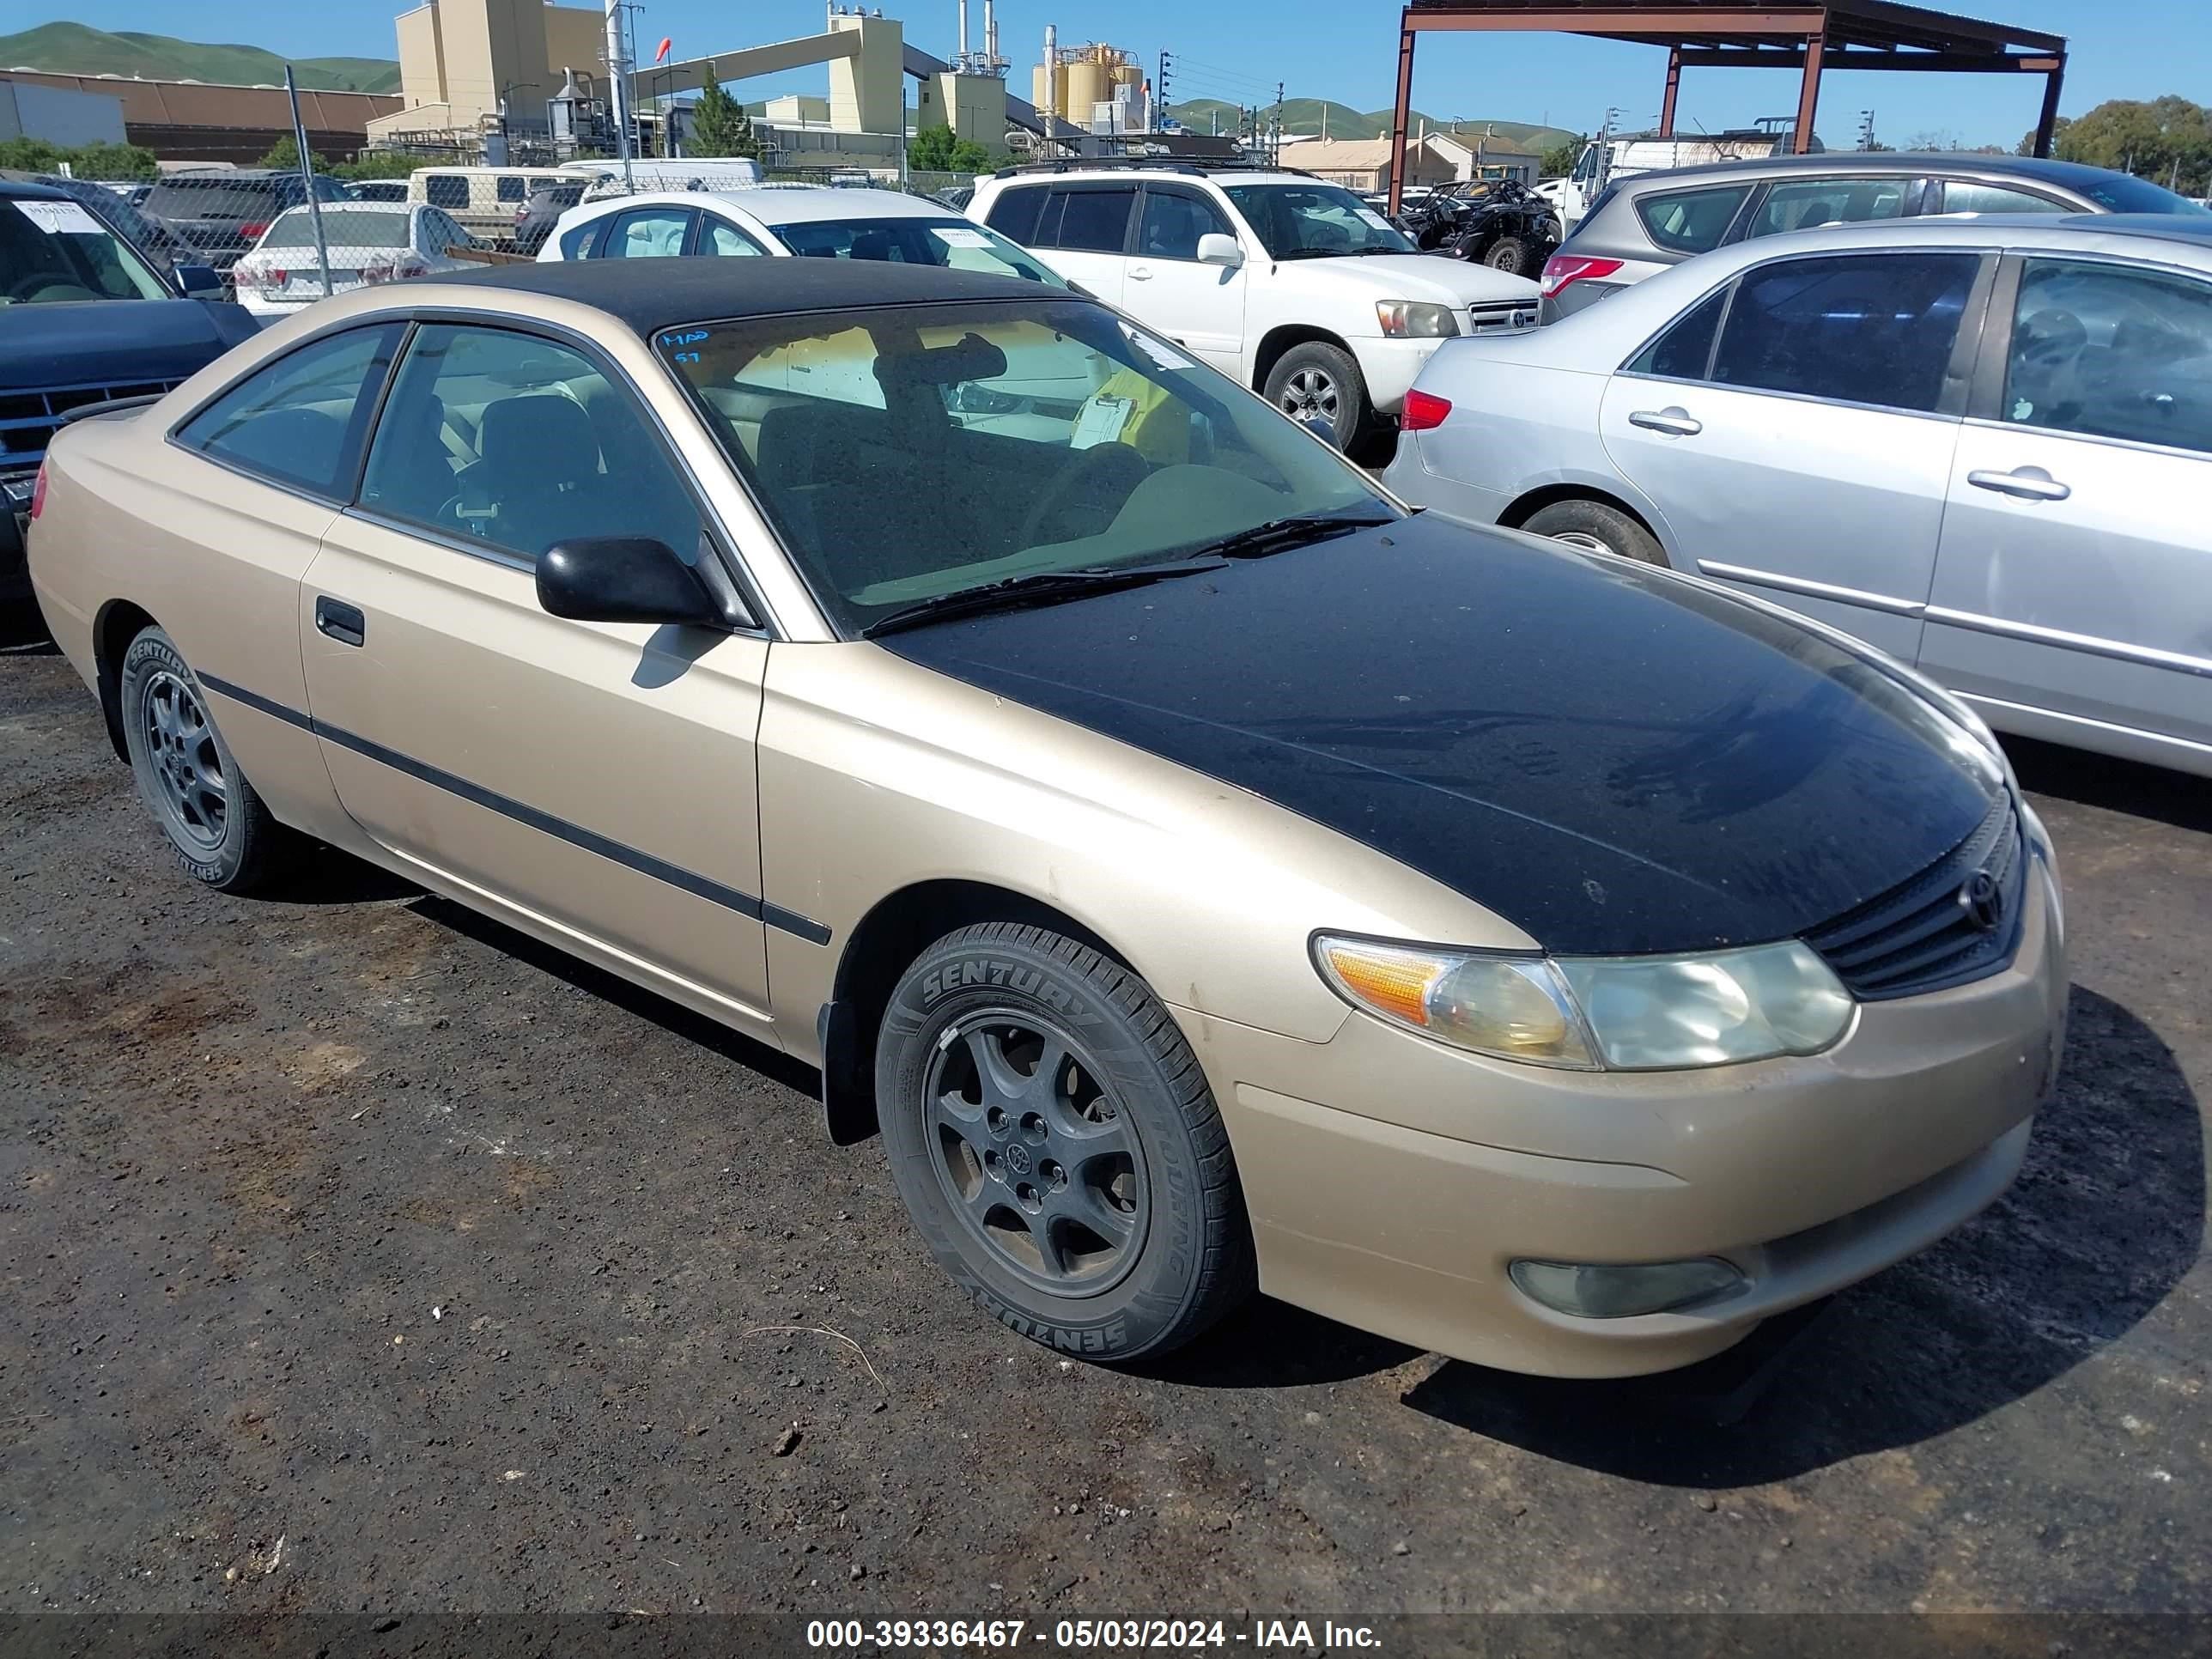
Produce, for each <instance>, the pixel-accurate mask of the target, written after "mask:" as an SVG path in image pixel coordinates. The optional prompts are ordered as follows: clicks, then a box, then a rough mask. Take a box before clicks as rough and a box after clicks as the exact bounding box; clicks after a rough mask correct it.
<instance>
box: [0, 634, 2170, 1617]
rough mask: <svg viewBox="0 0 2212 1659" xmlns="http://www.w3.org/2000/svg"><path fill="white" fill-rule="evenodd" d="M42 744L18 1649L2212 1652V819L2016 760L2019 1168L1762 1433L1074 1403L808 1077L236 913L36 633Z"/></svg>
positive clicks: (446, 915) (30, 855)
mask: <svg viewBox="0 0 2212 1659" xmlns="http://www.w3.org/2000/svg"><path fill="white" fill-rule="evenodd" d="M0 759H4V762H5V766H4V769H0V1118H4V1121H3V1122H0V1273H4V1274H5V1279H6V1285H5V1296H4V1301H0V1469H4V1472H5V1473H4V1477H0V1527H4V1531H3V1532H0V1611H4V1612H6V1613H25V1612H28V1611H30V1610H33V1609H38V1608H46V1609H56V1610H60V1609H77V1610H98V1611H101V1612H107V1613H127V1612H133V1611H149V1612H150V1611H160V1612H172V1611H182V1610H188V1609H227V1610H230V1611H233V1612H250V1613H264V1612H268V1613H274V1612H279V1611H283V1610H286V1609H316V1610H326V1611H343V1612H348V1613H353V1612H360V1613H384V1612H386V1611H389V1612H391V1613H415V1612H422V1611H428V1610H434V1609H452V1610H459V1611H463V1612H470V1611H477V1612H481V1611H487V1610H501V1609H532V1610H546V1611H550V1610H572V1611H580V1610H594V1611H598V1610H621V1609H644V1610H647V1611H648V1612H656V1613H659V1612H666V1613H675V1612H680V1611H684V1610H688V1609H691V1608H708V1609H740V1608H750V1609H787V1610H789V1609H795V1610H799V1611H802V1612H804V1613H807V1614H809V1615H819V1614H829V1613H837V1614H843V1613H866V1614H868V1615H869V1616H871V1617H872V1616H874V1615H876V1614H878V1613H893V1614H908V1615H912V1614H922V1613H928V1614H941V1615H945V1616H952V1615H955V1614H971V1615H972V1614H980V1613H992V1612H1001V1613H1007V1614H1010V1615H1013V1616H1023V1615H1026V1616H1029V1617H1031V1618H1042V1619H1051V1618H1056V1617H1060V1616H1063V1615H1073V1614H1080V1613H1091V1614H1114V1615H1122V1614H1132V1613H1160V1614H1171V1613H1186V1612H1188V1613H1198V1612H1204V1613H1206V1614H1207V1615H1208V1616H1209V1617H1218V1616H1222V1615H1225V1614H1226V1615H1231V1616H1234V1615H1236V1614H1237V1613H1239V1611H1240V1610H1244V1611H1248V1612H1249V1613H1252V1614H1263V1613H1278V1612H1283V1611H1296V1610H1299V1609H1304V1610H1306V1611H1307V1612H1308V1613H1310V1615H1312V1616H1315V1617H1318V1616H1319V1614H1320V1613H1323V1612H1336V1613H1345V1612H1361V1613H1367V1614H1370V1615H1373V1614H1380V1613H1389V1612H1422V1613H1429V1612H1437V1611H1449V1610H1457V1609H1494V1610H1504V1611H1546V1610H1561V1609H1581V1610H1590V1611H1600V1612H1614V1613H1629V1612H1646V1611H1668V1610H1688V1611H1698V1612H1712V1611H1718V1610H1723V1609H1727V1610H1804V1609H1817V1610H1823V1611H1851V1610H1857V1611H1877V1610H1879V1611H1897V1610H1903V1609H1907V1608H1924V1609H1931V1610H1938V1611H1953V1610H1973V1609H1988V1608H1999V1609H2015V1608H2036V1609H2049V1610H2069V1609H2080V1610H2125V1611H2132V1612H2172V1611H2184V1610H2186V1611H2194V1612H2199V1613H2202V1612H2207V1611H2212V1590H2208V1587H2207V1564H2208V1563H2212V1501H2208V1497H2212V1429H2208V1424H2212V1412H2208V1410H2207V1407H2208V1405H2212V1401H2208V1398H2207V1390H2208V1381H2209V1380H2212V1379H2208V1374H2207V1373H2208V1361H2212V1309H2208V1306H2207V1296H2208V1290H2212V1273H2208V1271H2207V1268H2206V1265H2205V1260H2204V1251H2205V1236H2206V1235H2205V1173H2206V1158H2205V1111H2204V1102H2205V1101H2206V1100H2207V1099H2208V1098H2212V992H2208V989H2207V976H2206V973H2205V965H2206V961H2207V950H2208V946H2207V943H2206V941H2207V939H2208V938H2212V788H2208V787H2206V786H2205V785H2204V784H2203V782H2202V781H2191V780H2185V779H2183V778H2180V777H2179V776H2175V775H2166V774H2162V773H2158V772H2154V771H2150V770H2148V769H2138V768H2132V767H2127V766H2123V765H2118V764H2109V763H2100V762H2096V761H2093V760H2091V759H2088V758H2086V757H2081V756H2075V755H2069V754H2066V753H2064V752H2062V751H2058V750H2048V749H2043V748H2039V747H2033V746H2030V745H2026V744H2023V745H2021V746H2020V748H2019V749H2018V750H2017V751H2016V759H2017V760H2018V762H2019V763H2020V766H2021V772H2022V775H2023V779H2024V781H2026V783H2027V787H2029V789H2030V791H2031V792H2032V793H2033V796H2034V799H2035V800H2036V803H2037V805H2038V807H2039V810H2040V811H2042V812H2043V813H2044V814H2045V817H2046V818H2047V819H2048V821H2049V822H2050V823H2051V829H2052V831H2053V833H2054V835H2055V836H2056V839H2057V843H2058V847H2059V850H2060V855H2061V858H2062V860H2063V865H2064V869H2065V875H2066V880H2067V886H2068V891H2069V926H2070V929H2071V933H2072V939H2073V960H2074V972H2075V992H2074V1002H2073V1024H2072V1035H2071V1039H2070V1042H2069V1048H2068V1051H2067V1058H2066V1068H2065V1073H2064V1079H2063V1085H2062V1086H2061V1088H2060V1091H2059V1093H2058V1096H2057V1101H2056V1103H2055V1104H2054V1105H2053V1106H2052V1108H2051V1109H2050V1111H2049V1112H2048V1113H2047V1114H2046V1115H2045V1118H2044V1119H2043V1121H2041V1123H2040V1125H2039V1128H2038V1130H2037V1133H2036V1137H2035V1141H2034V1147H2033V1152H2032V1154H2031V1156H2030V1158H2029V1162H2028V1166H2027V1171H2026V1174H2025V1176H2023V1178H2022V1180H2021V1182H2020V1184H2019V1185H2018V1187H2017V1188H2015V1190H2014V1191H2013V1192H2012V1194H2010V1195H2009V1196H2008V1197H2007V1198H2006V1199H2005V1200H2003V1201H2002V1202H2001V1203H2000V1204H1999V1205H1998V1206H1996V1208H1995V1209H1993V1210H1992V1211H1991V1212H1989V1213H1988V1214H1987V1215H1985V1216H1984V1217H1983V1218H1981V1219H1980V1220H1979V1221H1978V1222H1977V1223H1976V1224H1974V1225H1972V1226H1971V1227H1969V1228H1967V1229H1966V1231H1963V1232H1961V1233H1960V1234H1958V1235H1957V1236H1955V1237H1952V1238H1950V1239H1949V1240H1948V1241H1946V1242H1945V1243H1942V1245H1940V1246H1939V1247H1938V1248H1936V1249H1934V1250H1932V1251H1930V1252H1929V1253H1928V1254H1926V1255H1923V1256H1922V1257H1920V1258H1918V1259H1917V1260H1915V1261H1911V1262H1908V1263H1906V1264H1905V1265H1903V1266H1901V1267H1897V1268H1894V1269H1893V1270H1891V1271H1890V1272H1888V1273H1884V1274H1882V1275H1881V1276H1880V1277H1879V1278H1877V1279H1875V1280H1873V1281H1871V1282H1870V1283H1869V1284H1867V1285H1863V1286H1861V1287H1859V1288H1858V1289H1857V1290H1855V1291H1850V1292H1849V1293H1848V1294H1846V1295H1844V1296H1843V1297H1839V1298H1838V1299H1837V1301H1836V1302H1835V1303H1833V1304H1831V1305H1830V1306H1829V1308H1828V1309H1827V1310H1826V1312H1825V1314H1824V1315H1823V1316H1821V1317H1820V1319H1819V1320H1818V1321H1817V1322H1814V1323H1813V1324H1812V1325H1811V1326H1810V1327H1809V1328H1808V1329H1807V1330H1805V1331H1804V1332H1803V1333H1802V1335H1801V1336H1800V1338H1799V1340H1797V1342H1796V1346H1794V1347H1793V1348H1792V1349H1791V1350H1790V1352H1788V1354H1787V1355H1786V1356H1785V1357H1784V1358H1783V1359H1782V1360H1781V1361H1780V1362H1779V1363H1778V1368H1777V1374H1776V1375H1775V1376H1774V1378H1773V1380H1772V1382H1771V1386H1770V1387H1769V1388H1768V1389H1767V1391H1766V1392H1765V1395H1764V1397H1763V1398H1762V1399H1760V1401H1759V1403H1758V1404H1757V1406H1756V1407H1755V1408H1754V1409H1753V1411H1752V1413H1751V1414H1750V1415H1749V1416H1748V1417H1747V1418H1746V1419H1743V1420H1742V1421H1741V1422H1739V1423H1737V1424H1735V1425H1733V1426H1728V1427H1721V1426H1716V1425H1714V1424H1712V1423H1711V1421H1709V1420H1705V1418H1703V1417H1701V1416H1700V1415H1699V1414H1698V1413H1697V1412H1696V1411H1694V1410H1692V1409H1691V1408H1692V1407H1699V1406H1700V1404H1701V1401H1703V1402H1705V1403H1709V1400H1708V1399H1707V1398H1706V1397H1707V1396H1710V1395H1711V1393H1712V1392H1713V1390H1714V1389H1717V1388H1720V1387H1723V1386H1725V1379H1723V1382H1722V1383H1705V1382H1696V1383H1692V1384H1676V1385H1668V1386H1654V1385H1651V1384H1648V1383H1626V1384H1604V1385H1595V1384H1578V1385H1562V1384H1559V1383H1527V1382H1522V1381H1518V1380H1516V1379H1513V1378H1510V1377H1507V1376H1500V1375H1498V1374H1495V1373H1490V1372H1486V1371H1483V1370H1479V1369H1477V1368H1474V1367H1472V1366H1468V1365H1465V1364H1451V1363H1445V1362H1443V1361H1440V1360H1438V1359H1437V1358H1435V1357H1433V1356H1431V1355H1427V1354H1422V1353H1416V1352H1410V1351H1408V1350H1406V1349H1404V1348H1401V1347H1396V1346H1392V1345H1390V1344H1389V1343H1385V1342H1383V1341H1380V1340H1376V1339H1372V1338H1369V1337H1365V1336H1363V1335H1361V1334H1358V1333H1356V1332H1352V1331H1350V1330H1347V1329H1345V1328H1341V1327H1339V1326H1336V1325H1333V1324H1330V1323H1328V1322H1324V1321H1320V1320H1316V1319H1314V1318H1311V1317H1310V1316H1305V1315H1303V1314H1300V1313H1297V1312H1295V1311H1293V1310H1290V1309H1287V1308H1285V1307H1282V1306H1279V1305H1277V1304H1269V1303H1264V1302H1263V1303H1261V1304H1257V1305H1256V1306H1255V1307H1254V1308H1253V1309H1252V1310H1251V1311H1250V1312H1249V1314H1247V1315H1245V1316H1241V1317H1240V1318H1239V1319H1238V1320H1237V1322H1235V1323H1234V1324H1233V1326H1232V1327H1231V1328H1227V1329H1225V1330H1223V1331H1221V1332H1220V1333H1218V1334H1217V1335H1216V1336H1214V1337H1213V1338H1212V1339H1211V1340H1207V1341H1206V1343H1204V1344H1203V1345H1201V1346H1200V1348H1199V1349H1198V1350H1197V1351H1195V1352H1192V1353H1189V1354H1188V1355H1187V1356H1184V1357H1181V1358H1177V1359H1176V1360H1175V1361H1174V1362H1172V1363H1171V1364H1170V1365H1169V1366H1168V1367H1167V1368H1165V1369H1164V1370H1160V1371H1159V1372H1158V1374H1155V1375H1152V1376H1125V1375H1116V1374H1114V1373H1111V1372H1107V1371H1102V1370H1093V1369H1090V1368H1087V1367H1085V1366H1082V1365H1078V1364H1069V1363H1065V1362H1062V1361H1060V1360H1059V1359H1057V1358H1054V1357H1053V1356H1052V1355H1050V1354H1048V1353H1046V1352H1042V1351H1040V1350H1038V1349H1036V1348H1035V1347H1032V1346H1029V1345H1028V1344H1026V1343H1024V1342H1023V1341H1021V1340H1018V1339H1016V1338H1014V1337H1013V1336H1012V1335H1010V1334H1007V1333H1006V1332H1004V1331H1002V1330H1000V1329H997V1328H994V1327H992V1326H991V1325H989V1324H987V1322H984V1321H983V1320H982V1319H981V1318H980V1317H979V1316H977V1315H976V1314H975V1312H974V1310H972V1309H971V1308H969V1306H968V1305H967V1304H964V1303H963V1302H962V1301H960V1300H958V1299H957V1297H954V1296H953V1295H952V1294H951V1293H950V1292H949V1291H948V1290H947V1288H946V1286H945V1284H944V1282H943V1281H942V1280H941V1279H940V1277H939V1273H938V1271H937V1269H936V1268H935V1267H933V1265H932V1263H931V1262H930V1261H927V1259H926V1258H925V1257H924V1256H923V1255H921V1252H920V1250H919V1249H918V1247H917V1245H916V1243H915V1239H914V1237H913V1235H912V1234H911V1233H910V1232H909V1231H908V1227H907V1225H906V1223H905V1221H904V1219H903V1218H902V1213H901V1212H900V1210H899V1207H898V1204H897V1201H896V1198H895V1196H894V1195H893V1194H892V1191H891V1188H890V1181H889V1179H888V1176H887V1174H886V1172H885V1170H884V1167H883V1162H882V1154H881V1150H880V1147H879V1146H877V1145H868V1146H860V1147H854V1148H850V1149H846V1150H839V1149H836V1148H834V1147H832V1146H829V1145H828V1144H827V1143H826V1141H825V1140H824V1139H823V1136H822V1134H821V1133H820V1131H819V1127H818V1114H817V1109H816V1107H815V1105H814V1103H813V1102H812V1100H811V1097H810V1094H809V1091H810V1090H811V1087H812V1083H813V1080H812V1078H811V1075H810V1074H809V1073H806V1072H805V1071H804V1070H803V1069H802V1068H799V1067H795V1066H792V1065H791V1064H790V1063H788V1062H787V1061H785V1060H781V1059H779V1058H777V1057H775V1056H774V1055H771V1054H768V1053H767V1052H766V1051H764V1050H762V1049H760V1048H756V1047H754V1046H752V1045H751V1044H750V1043H748V1042H744V1041H742V1040H739V1039H737V1038H734V1037H732V1036H728V1035H726V1034H725V1033H723V1032H721V1031H720V1030H719V1029H717V1028H714V1027H712V1026H709V1025H708V1024H705V1023H704V1022H702V1021H700V1020H697V1019H695V1018H692V1017H690V1015H688V1014H685V1013H684V1012H680V1011H678V1010H677V1009H675V1008H673V1007H672V1006H670V1005H667V1004H665V1003H662V1002H660V1001H658V1000H655V999H653V998H652V997H650V996H647V995H646V994H641V993H639V992H636V991H634V990H632V989H630V988H629V987H625V986H623V985H622V984H619V983H617V982H616V981H612V980H610V979H608V978H606V977H605V976H603V975H599V974H597V973H595V972H593V971H592V970H590V969H585V968H582V967H580V966H579V965H577V964H574V963H569V962H568V961H566V960H565V959H562V958H560V957H556V956H555V955H553V954H551V953H550V952H548V951H544V950H543V949H541V948H540V947H538V945H534V944H532V943H530V942H528V941H526V940H524V939H521V938H520V937H519V936H517V935H515V934H513V933H508V932H507V931H506V930H504V929H503V928H501V927H496V926H495V925H493V924H490V923H488V922H484V921H478V920H477V919H476V918H474V917H473V916H472V915H470V914H469V913H467V912H465V911H463V910H460V909H459V908H455V907H454V906H453V905H451V904H448V903H446V902H443V901H441V900H437V899H434V898H429V897H426V896H422V894H420V893H417V892H415V891H412V890H409V889H407V888H405V887H404V886H403V885H401V884H398V883H397V882H396V881H393V880H391V879H388V878H385V877H383V876H380V875H378V874H375V873H374V872H368V871H366V870H364V869H363V868H362V867H360V866H356V865H353V864H351V863H349V862H348V861H345V860H337V859H331V860H325V862H324V863H323V864H322V865H321V866H320V867H319V868H318V869H317V870H316V871H315V872H313V874H312V876H311V877H310V878H308V879H307V880H306V881H304V882H303V883H302V884H301V885H300V886H299V887H298V888H297V890H295V893H294V894H293V895H292V896H289V897H287V898H285V899H283V900H274V901H249V900H240V899H228V898H223V897H220V896H214V895H210V894H208V893H205V892H203V891H201V890H197V889H196V888H195V887H194V886H192V885H191V884H190V883H188V882H187V881H185V879H184V878H182V877H181V876H180V875H179V874H178V873H177V872H175V871H174V870H173V868H172V867H171V866H170V865H169V861H168V860H167V856H166V854H164V852H163V850H162V848H161V844H160V842H159V841H158V838H157V836H156V834H155V830H154V829H153V826H152V825H151V823H149V821H148V820H147V819H146V817H144V815H143V813H142V811H140V809H139V807H138V805H137V802H136V800H135V799H134V798H133V796H132V794H131V787H130V781H129V778H128V775H127V774H126V772H125V769H124V768H123V767H122V766H121V765H120V764H119V763H117V762H116V761H115V760H114V759H113V758H112V755H111V754H110V753H109V751H108V749H107V745H106V740H105V738H104V737H103V735H102V732H101V731H100V724H99V721H98V719H97V716H96V714H95V711H94V705H93V703H92V701H91V700H90V698H89V697H88V696H87V695H86V693H85V692H84V690H83V688H82V686H81V685H80V684H78V683H77V681H76V678H75V676H74V675H73V674H72V673H71V672H70V670H69V668H68V666H67V665H66V664H65V663H64V662H63V661H62V659H60V658H58V657H57V656H53V655H52V654H46V653H41V652H40V650H39V649H38V648H36V647H18V648H17V649H15V650H13V651H10V652H9V653H6V654H4V655H0ZM794 1426H795V1437H793V1434H792V1432H791V1431H793V1429H794ZM2039 1651H2040V1650H2039Z"/></svg>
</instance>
